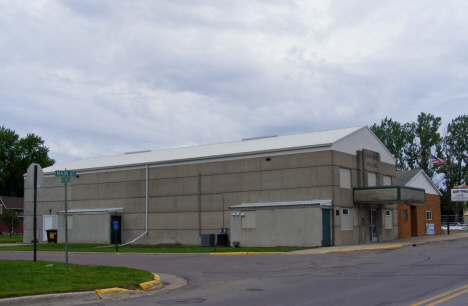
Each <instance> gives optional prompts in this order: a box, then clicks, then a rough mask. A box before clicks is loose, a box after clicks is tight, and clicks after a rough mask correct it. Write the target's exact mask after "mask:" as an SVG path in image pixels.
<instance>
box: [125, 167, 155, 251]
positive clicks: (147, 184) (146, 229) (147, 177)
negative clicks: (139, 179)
mask: <svg viewBox="0 0 468 306" xmlns="http://www.w3.org/2000/svg"><path fill="white" fill-rule="evenodd" d="M148 172H149V166H148V164H146V186H145V189H146V194H145V204H146V222H145V223H146V224H145V232H144V233H143V234H141V235H140V236H138V237H136V238H135V239H133V240H132V241H130V242H127V243H124V244H122V245H127V244H130V243H133V242H135V241H137V240H138V239H140V238H141V237H143V236H144V235H146V234H147V233H148V189H149V188H148V186H149V175H148Z"/></svg>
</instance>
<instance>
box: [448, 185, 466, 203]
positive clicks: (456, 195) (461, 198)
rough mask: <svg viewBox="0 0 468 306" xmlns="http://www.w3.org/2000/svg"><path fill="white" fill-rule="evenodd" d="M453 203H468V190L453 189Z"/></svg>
mask: <svg viewBox="0 0 468 306" xmlns="http://www.w3.org/2000/svg"><path fill="white" fill-rule="evenodd" d="M452 202H468V188H454V189H452Z"/></svg>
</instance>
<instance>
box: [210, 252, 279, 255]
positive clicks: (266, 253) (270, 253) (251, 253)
mask: <svg viewBox="0 0 468 306" xmlns="http://www.w3.org/2000/svg"><path fill="white" fill-rule="evenodd" d="M275 254H288V253H287V252H225V253H210V255H275Z"/></svg>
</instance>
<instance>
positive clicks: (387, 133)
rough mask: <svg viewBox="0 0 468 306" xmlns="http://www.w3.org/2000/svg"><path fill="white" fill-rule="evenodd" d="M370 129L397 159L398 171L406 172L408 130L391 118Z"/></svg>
mask: <svg viewBox="0 0 468 306" xmlns="http://www.w3.org/2000/svg"><path fill="white" fill-rule="evenodd" d="M370 129H371V130H372V132H374V134H375V135H376V136H377V137H378V138H379V139H380V141H381V142H382V143H383V144H384V146H385V147H386V148H387V149H388V150H389V151H390V153H391V154H392V155H393V157H395V159H396V167H397V170H406V169H407V168H406V163H405V155H404V150H403V149H404V148H405V145H406V138H407V135H406V130H405V129H404V126H403V125H401V124H400V123H398V122H396V121H393V120H392V119H391V118H390V119H388V118H387V117H385V119H383V120H382V122H381V123H380V125H377V124H376V123H374V124H373V125H372V126H371V127H370Z"/></svg>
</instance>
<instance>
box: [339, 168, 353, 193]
mask: <svg viewBox="0 0 468 306" xmlns="http://www.w3.org/2000/svg"><path fill="white" fill-rule="evenodd" d="M340 187H341V188H349V189H351V170H350V169H343V168H340Z"/></svg>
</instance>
